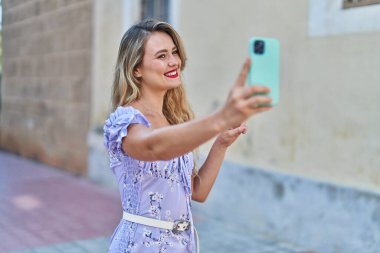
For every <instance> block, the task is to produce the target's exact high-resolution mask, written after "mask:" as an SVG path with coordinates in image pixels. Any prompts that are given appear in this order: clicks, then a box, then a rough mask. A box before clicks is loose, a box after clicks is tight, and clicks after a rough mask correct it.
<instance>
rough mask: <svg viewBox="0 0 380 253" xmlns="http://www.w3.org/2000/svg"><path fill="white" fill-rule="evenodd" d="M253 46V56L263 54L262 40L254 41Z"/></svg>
mask: <svg viewBox="0 0 380 253" xmlns="http://www.w3.org/2000/svg"><path fill="white" fill-rule="evenodd" d="M253 46H254V49H253V51H254V53H255V54H264V51H265V43H264V41H263V40H256V41H255V43H254V45H253Z"/></svg>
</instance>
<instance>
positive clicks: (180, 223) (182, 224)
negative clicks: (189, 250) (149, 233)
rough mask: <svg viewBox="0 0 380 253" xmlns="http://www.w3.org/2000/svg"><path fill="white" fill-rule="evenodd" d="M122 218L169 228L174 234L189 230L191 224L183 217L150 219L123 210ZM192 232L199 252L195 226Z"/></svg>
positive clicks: (146, 224)
mask: <svg viewBox="0 0 380 253" xmlns="http://www.w3.org/2000/svg"><path fill="white" fill-rule="evenodd" d="M123 219H124V220H127V221H130V222H135V223H138V224H142V225H145V226H150V227H156V228H162V229H168V230H171V231H172V232H173V233H174V234H180V233H181V232H184V231H186V230H189V229H190V226H191V223H190V221H188V220H184V219H180V220H175V221H174V222H172V221H163V220H157V219H152V218H148V217H144V216H140V215H135V214H130V213H127V212H125V211H123ZM194 232H195V236H196V246H197V252H199V237H198V233H197V230H196V229H195V228H194Z"/></svg>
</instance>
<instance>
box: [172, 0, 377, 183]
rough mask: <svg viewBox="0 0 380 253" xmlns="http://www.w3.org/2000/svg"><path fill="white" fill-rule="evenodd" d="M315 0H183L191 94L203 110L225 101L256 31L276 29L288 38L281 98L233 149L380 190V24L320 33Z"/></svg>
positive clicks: (237, 157)
mask: <svg viewBox="0 0 380 253" xmlns="http://www.w3.org/2000/svg"><path fill="white" fill-rule="evenodd" d="M312 2H316V1H303V0H297V1H293V0H286V1H274V0H270V1H245V0H236V1H218V0H209V1H201V0H194V1H181V4H180V14H179V16H180V21H179V32H180V34H181V35H182V37H183V39H184V42H185V46H186V48H187V53H188V58H189V60H188V67H187V69H186V70H185V73H184V76H185V81H186V85H187V90H188V94H189V97H190V101H191V103H192V105H193V109H194V110H195V112H196V114H197V115H198V116H202V115H206V114H208V113H210V112H212V111H213V110H215V109H216V108H218V107H220V106H221V105H222V104H223V103H224V101H225V98H226V97H227V94H228V91H229V88H230V87H231V85H232V84H233V82H234V80H235V78H236V76H237V74H238V72H239V71H240V67H241V65H242V63H243V61H244V59H245V57H246V56H247V50H248V39H249V37H251V36H267V37H276V38H278V39H279V40H280V43H281V46H282V58H281V67H282V70H281V101H280V104H279V106H278V107H276V108H274V109H273V110H272V111H271V112H268V113H266V114H263V115H260V116H256V117H254V118H253V119H251V120H250V121H249V122H248V124H249V133H248V134H247V135H246V136H242V137H241V138H240V139H239V140H238V142H237V143H235V144H234V145H233V147H232V148H231V149H230V151H229V153H228V155H227V159H228V160H231V161H234V162H237V163H243V164H246V165H250V166H256V167H261V168H265V169H269V170H275V171H280V172H286V173H291V174H297V175H300V176H304V177H307V178H314V179H317V180H322V181H328V182H333V183H337V184H340V185H349V186H353V187H359V188H365V189H372V190H378V189H379V188H380V173H379V172H378V168H379V167H380V158H379V157H380V141H379V140H380V132H379V129H380V113H379V111H380V103H379V98H378V97H379V95H380V74H379V69H380V57H379V56H380V47H379V46H378V41H380V33H379V31H377V32H376V31H365V32H361V31H357V32H348V33H343V34H334V35H329V36H323V35H321V36H311V35H309V25H310V22H311V21H310V20H309V19H310V15H311V12H312V11H314V10H313V9H310V7H311V5H310V4H311V3H312ZM325 2H326V1H325ZM333 2H334V3H333ZM329 4H330V5H339V4H340V3H338V1H332V2H331V3H330V2H329ZM329 4H328V3H326V6H328V5H329ZM364 8H371V7H364ZM361 10H363V9H361ZM352 11H355V10H351V12H352ZM195 13H196V17H194V14H195ZM317 14H318V13H317ZM317 14H316V15H317ZM343 15H346V14H343ZM362 17H363V16H362ZM327 21H328V20H327ZM368 22H371V20H368V21H367V23H368ZM313 25H315V24H313ZM324 25H325V26H326V29H327V30H328V28H329V23H328V22H327V23H325V24H324ZM368 25H370V26H371V27H373V24H371V23H369V24H368ZM348 30H349V29H348ZM208 147H209V145H206V146H204V147H203V148H202V149H201V151H202V152H203V153H204V154H206V152H207V151H208Z"/></svg>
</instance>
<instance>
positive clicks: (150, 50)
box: [145, 32, 175, 55]
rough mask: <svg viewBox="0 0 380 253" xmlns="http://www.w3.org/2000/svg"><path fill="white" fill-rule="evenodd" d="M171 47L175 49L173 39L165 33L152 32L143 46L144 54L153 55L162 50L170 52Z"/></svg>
mask: <svg viewBox="0 0 380 253" xmlns="http://www.w3.org/2000/svg"><path fill="white" fill-rule="evenodd" d="M173 47H175V44H174V42H173V39H172V38H171V37H170V36H169V35H168V34H167V33H164V32H154V33H152V34H151V35H150V36H149V38H148V40H147V42H146V44H145V52H146V54H153V55H154V54H155V53H156V52H158V51H160V50H163V49H166V50H169V51H171V50H172V49H173Z"/></svg>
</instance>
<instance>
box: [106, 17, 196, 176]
mask: <svg viewBox="0 0 380 253" xmlns="http://www.w3.org/2000/svg"><path fill="white" fill-rule="evenodd" d="M154 32H164V33H167V34H168V35H169V36H170V37H171V38H172V40H173V42H174V44H175V46H176V47H177V50H178V55H179V57H180V59H181V62H182V64H181V73H182V71H183V70H184V68H185V66H186V53H185V49H184V46H183V43H182V40H181V37H180V36H179V35H178V33H177V32H176V31H175V30H174V29H173V27H172V26H171V25H170V24H168V23H166V22H162V21H158V20H153V19H147V20H143V21H141V22H140V23H137V24H135V25H133V26H132V27H131V28H129V29H128V30H127V31H126V32H125V34H124V35H123V38H122V39H121V42H120V47H119V53H118V57H117V62H116V67H115V78H114V82H113V87H112V109H113V111H114V110H116V108H117V107H118V106H127V105H129V104H131V103H132V102H134V101H137V100H139V99H140V96H141V91H140V88H139V87H140V80H139V79H138V78H136V77H135V75H134V74H133V73H134V71H135V70H136V68H138V66H140V64H141V63H142V61H143V57H144V53H145V44H146V42H147V40H148V39H149V37H150V35H151V34H152V33H154ZM163 114H164V115H165V117H166V119H167V120H168V122H169V123H170V124H171V125H175V124H180V123H184V122H186V121H189V120H191V119H193V118H194V113H193V111H192V110H191V108H190V105H189V103H188V101H187V98H186V93H185V89H184V87H183V84H182V83H181V85H179V86H178V87H176V88H173V89H170V90H168V91H167V92H166V94H165V96H164V104H163ZM193 153H194V169H193V176H197V175H198V172H197V169H196V159H197V157H198V152H197V151H195V152H193Z"/></svg>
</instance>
